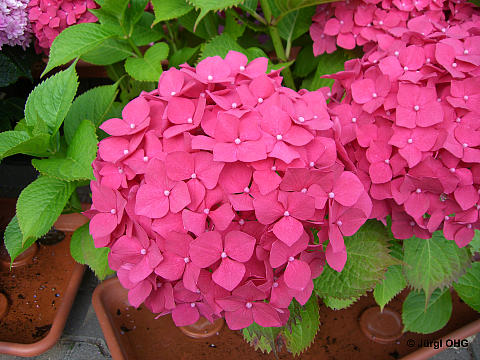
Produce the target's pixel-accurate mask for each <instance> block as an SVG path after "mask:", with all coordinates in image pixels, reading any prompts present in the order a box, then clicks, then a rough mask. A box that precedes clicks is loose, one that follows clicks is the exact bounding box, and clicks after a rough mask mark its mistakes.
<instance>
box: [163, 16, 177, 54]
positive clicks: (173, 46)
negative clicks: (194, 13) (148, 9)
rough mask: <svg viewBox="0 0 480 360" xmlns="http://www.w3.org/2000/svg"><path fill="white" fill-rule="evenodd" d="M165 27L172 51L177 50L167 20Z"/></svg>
mask: <svg viewBox="0 0 480 360" xmlns="http://www.w3.org/2000/svg"><path fill="white" fill-rule="evenodd" d="M165 25H166V27H167V31H168V35H169V36H170V42H171V44H172V48H173V52H177V45H176V44H175V36H174V35H173V32H172V29H171V27H170V24H169V23H168V21H166V22H165Z"/></svg>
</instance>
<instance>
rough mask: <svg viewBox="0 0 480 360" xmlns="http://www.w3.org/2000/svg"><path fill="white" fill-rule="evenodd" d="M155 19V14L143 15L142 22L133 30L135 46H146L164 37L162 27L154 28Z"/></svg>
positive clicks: (145, 13) (147, 13) (146, 13)
mask: <svg viewBox="0 0 480 360" xmlns="http://www.w3.org/2000/svg"><path fill="white" fill-rule="evenodd" d="M154 19H155V18H154V16H153V14H151V13H149V12H144V13H143V15H142V17H141V18H140V21H139V22H138V23H137V24H135V27H134V28H133V32H132V40H133V42H134V43H135V45H137V46H145V45H148V44H150V43H153V42H156V41H158V40H160V39H162V38H163V37H164V33H163V32H162V31H161V30H160V29H161V28H160V27H152V26H153V20H154Z"/></svg>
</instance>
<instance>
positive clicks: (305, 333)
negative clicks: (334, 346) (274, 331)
mask: <svg viewBox="0 0 480 360" xmlns="http://www.w3.org/2000/svg"><path fill="white" fill-rule="evenodd" d="M292 306H294V307H297V309H291V307H292ZM289 309H290V312H291V313H296V314H299V316H300V318H295V319H294V320H293V324H291V331H290V329H284V330H283V333H282V334H283V337H284V338H285V342H286V346H287V349H288V351H290V352H291V353H292V354H293V355H294V356H297V355H300V354H301V353H302V352H304V351H305V350H307V349H308V347H309V346H310V345H311V344H312V343H313V341H314V340H315V335H316V334H317V331H318V328H319V326H320V319H319V315H318V299H317V297H316V296H315V295H312V296H311V297H310V299H309V300H308V301H307V303H306V304H305V305H303V306H300V305H299V304H298V303H296V302H295V301H294V302H292V303H291V304H290V306H289Z"/></svg>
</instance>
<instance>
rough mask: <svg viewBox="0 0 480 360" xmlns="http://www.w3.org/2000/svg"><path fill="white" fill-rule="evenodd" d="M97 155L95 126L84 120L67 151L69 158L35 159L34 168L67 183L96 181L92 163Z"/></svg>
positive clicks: (33, 161)
mask: <svg viewBox="0 0 480 360" xmlns="http://www.w3.org/2000/svg"><path fill="white" fill-rule="evenodd" d="M96 154H97V135H96V134H95V126H94V125H93V124H92V122H91V121H89V120H83V121H82V122H81V123H80V125H78V127H77V131H76V132H75V135H74V136H73V138H72V141H71V143H70V145H69V146H68V149H67V154H66V155H67V156H66V157H65V158H58V159H43V160H40V159H33V160H32V164H33V166H34V167H35V168H36V169H37V170H38V171H40V173H41V174H43V175H48V176H50V177H54V178H56V179H61V180H65V181H75V180H94V179H95V178H94V177H93V171H92V166H91V164H92V161H93V160H94V159H95V157H96Z"/></svg>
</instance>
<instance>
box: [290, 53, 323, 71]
mask: <svg viewBox="0 0 480 360" xmlns="http://www.w3.org/2000/svg"><path fill="white" fill-rule="evenodd" d="M319 59H320V58H319V57H315V56H314V55H313V50H312V47H311V46H305V47H304V48H303V49H302V50H300V52H299V53H298V56H297V59H296V60H295V68H294V69H293V74H294V75H295V76H298V77H305V76H307V75H308V74H310V73H311V72H312V71H314V70H315V69H316V68H317V64H318V61H319Z"/></svg>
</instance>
